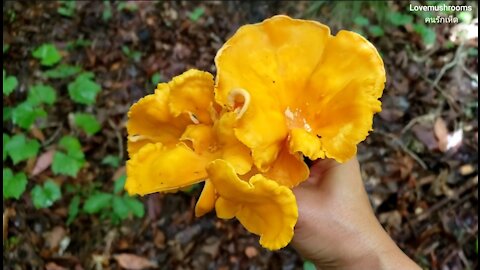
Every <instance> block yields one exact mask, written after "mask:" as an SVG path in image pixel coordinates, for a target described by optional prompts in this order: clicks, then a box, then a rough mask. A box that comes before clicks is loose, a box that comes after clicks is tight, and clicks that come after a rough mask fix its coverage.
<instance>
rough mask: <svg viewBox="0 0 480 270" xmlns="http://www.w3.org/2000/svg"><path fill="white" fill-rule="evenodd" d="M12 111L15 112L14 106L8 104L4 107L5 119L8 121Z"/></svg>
mask: <svg viewBox="0 0 480 270" xmlns="http://www.w3.org/2000/svg"><path fill="white" fill-rule="evenodd" d="M12 112H13V108H12V107H7V106H4V107H3V121H4V122H5V121H8V120H10V119H11V118H12Z"/></svg>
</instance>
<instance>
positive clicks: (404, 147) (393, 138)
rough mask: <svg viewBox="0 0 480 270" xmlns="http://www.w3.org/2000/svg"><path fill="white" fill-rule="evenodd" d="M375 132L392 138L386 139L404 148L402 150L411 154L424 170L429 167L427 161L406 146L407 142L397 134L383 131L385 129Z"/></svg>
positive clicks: (388, 142)
mask: <svg viewBox="0 0 480 270" xmlns="http://www.w3.org/2000/svg"><path fill="white" fill-rule="evenodd" d="M374 133H377V134H380V135H383V136H385V137H388V138H390V139H391V140H386V143H387V144H391V143H392V142H393V143H395V144H397V145H398V146H399V147H400V148H402V150H403V151H404V152H405V153H407V154H408V155H409V156H411V157H412V158H413V159H414V160H415V161H416V162H417V163H418V164H419V165H420V166H421V167H422V168H423V169H424V170H427V169H428V167H427V165H426V164H425V162H423V160H422V159H421V158H420V157H418V156H417V154H415V153H414V152H412V151H411V150H410V149H408V147H406V146H405V144H404V143H403V142H402V140H400V139H399V138H397V137H396V136H395V135H393V134H390V133H386V132H383V131H379V130H376V131H374Z"/></svg>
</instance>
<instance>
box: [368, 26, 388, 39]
mask: <svg viewBox="0 0 480 270" xmlns="http://www.w3.org/2000/svg"><path fill="white" fill-rule="evenodd" d="M368 32H370V34H372V36H374V37H381V36H383V35H384V34H385V32H383V29H382V27H380V26H378V25H371V26H369V27H368Z"/></svg>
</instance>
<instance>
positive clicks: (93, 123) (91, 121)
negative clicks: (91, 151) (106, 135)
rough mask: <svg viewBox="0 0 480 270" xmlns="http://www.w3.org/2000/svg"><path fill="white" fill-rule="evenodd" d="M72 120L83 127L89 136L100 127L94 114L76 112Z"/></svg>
mask: <svg viewBox="0 0 480 270" xmlns="http://www.w3.org/2000/svg"><path fill="white" fill-rule="evenodd" d="M73 120H74V123H75V125H76V126H78V127H80V128H81V129H83V131H85V133H87V134H88V135H90V136H91V135H93V134H95V133H97V132H98V131H99V130H100V128H101V126H100V123H98V121H97V119H96V118H95V116H94V115H92V114H89V113H76V114H75V115H74V117H73Z"/></svg>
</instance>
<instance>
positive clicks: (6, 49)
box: [3, 43, 10, 53]
mask: <svg viewBox="0 0 480 270" xmlns="http://www.w3.org/2000/svg"><path fill="white" fill-rule="evenodd" d="M8 49H10V45H9V44H5V43H3V53H6V52H7V51H8Z"/></svg>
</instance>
